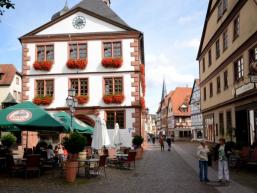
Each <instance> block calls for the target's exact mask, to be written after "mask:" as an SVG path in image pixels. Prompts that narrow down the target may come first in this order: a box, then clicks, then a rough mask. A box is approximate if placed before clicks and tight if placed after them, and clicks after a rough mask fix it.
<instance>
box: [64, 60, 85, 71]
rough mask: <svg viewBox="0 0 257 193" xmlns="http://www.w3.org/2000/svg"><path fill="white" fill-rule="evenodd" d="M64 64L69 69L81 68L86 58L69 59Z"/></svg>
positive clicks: (83, 66)
mask: <svg viewBox="0 0 257 193" xmlns="http://www.w3.org/2000/svg"><path fill="white" fill-rule="evenodd" d="M66 65H67V67H68V68H69V69H81V70H83V69H85V68H86V66H87V60H85V59H78V60H75V59H69V60H68V61H67V63H66Z"/></svg>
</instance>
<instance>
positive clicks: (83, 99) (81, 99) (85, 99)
mask: <svg viewBox="0 0 257 193" xmlns="http://www.w3.org/2000/svg"><path fill="white" fill-rule="evenodd" d="M76 98H77V100H78V103H79V104H80V105H83V104H86V103H87V102H88V96H76Z"/></svg>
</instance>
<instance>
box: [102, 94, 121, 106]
mask: <svg viewBox="0 0 257 193" xmlns="http://www.w3.org/2000/svg"><path fill="white" fill-rule="evenodd" d="M124 98H125V97H124V95H105V96H103V101H104V103H105V104H121V103H122V102H123V101H124Z"/></svg>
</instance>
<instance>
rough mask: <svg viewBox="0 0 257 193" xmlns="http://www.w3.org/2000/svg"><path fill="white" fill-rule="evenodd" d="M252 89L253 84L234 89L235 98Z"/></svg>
mask: <svg viewBox="0 0 257 193" xmlns="http://www.w3.org/2000/svg"><path fill="white" fill-rule="evenodd" d="M252 89H254V83H248V84H245V85H243V86H241V87H239V88H237V89H236V96H239V95H241V94H244V93H245V92H247V91H250V90H252Z"/></svg>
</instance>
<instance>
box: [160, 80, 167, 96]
mask: <svg viewBox="0 0 257 193" xmlns="http://www.w3.org/2000/svg"><path fill="white" fill-rule="evenodd" d="M166 95H167V89H166V83H165V79H163V84H162V98H161V101H163V100H164V98H165V97H166Z"/></svg>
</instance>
